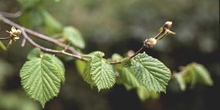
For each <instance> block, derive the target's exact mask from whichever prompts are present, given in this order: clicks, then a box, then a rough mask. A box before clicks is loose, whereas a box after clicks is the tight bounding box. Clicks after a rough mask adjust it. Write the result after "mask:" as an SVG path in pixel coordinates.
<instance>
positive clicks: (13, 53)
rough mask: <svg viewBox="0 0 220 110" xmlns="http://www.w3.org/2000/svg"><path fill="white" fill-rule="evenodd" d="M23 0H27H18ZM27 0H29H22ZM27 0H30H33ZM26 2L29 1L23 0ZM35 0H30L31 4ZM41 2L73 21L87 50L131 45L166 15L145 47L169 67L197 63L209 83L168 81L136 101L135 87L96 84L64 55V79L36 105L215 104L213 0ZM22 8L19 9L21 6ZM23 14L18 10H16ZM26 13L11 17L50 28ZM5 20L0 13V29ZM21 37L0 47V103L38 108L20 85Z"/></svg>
mask: <svg viewBox="0 0 220 110" xmlns="http://www.w3.org/2000/svg"><path fill="white" fill-rule="evenodd" d="M18 1H27V0H18ZM18 1H16V0H0V11H1V12H17V11H19V10H22V9H21V7H20V5H19V3H18ZM30 1H31V0H30ZM35 1H40V0H33V4H34V3H36V2H35ZM29 3H31V2H29ZM35 5H36V4H35ZM41 8H43V9H46V10H47V11H49V13H50V14H51V15H52V16H53V17H54V18H55V19H56V20H57V21H59V22H60V23H61V24H62V25H64V26H74V27H76V28H77V29H78V30H79V31H80V32H81V34H82V36H83V38H84V40H85V42H86V48H85V49H83V50H82V51H83V52H84V53H90V52H92V51H96V50H100V51H103V52H104V53H106V57H111V55H112V54H113V53H119V54H121V55H125V54H126V53H127V52H128V51H129V50H134V51H136V50H138V49H139V48H140V47H141V46H142V42H143V41H144V40H145V39H146V38H149V37H153V36H154V35H156V34H157V32H158V29H159V27H160V26H162V25H163V24H164V23H165V22H166V21H167V20H171V21H173V26H172V28H171V30H173V31H175V32H176V35H170V36H168V37H166V38H164V39H163V40H162V41H160V42H159V43H158V44H157V45H156V46H155V48H153V49H145V51H146V53H147V54H149V55H151V56H153V57H155V58H158V59H160V60H161V61H162V62H163V63H164V64H165V65H166V66H168V67H169V68H170V69H171V70H172V71H179V67H180V66H185V65H187V64H188V63H191V62H198V63H201V64H203V65H204V66H205V67H206V68H207V69H208V70H209V72H210V74H211V77H212V79H213V81H214V85H213V86H212V87H206V86H201V85H197V86H196V88H194V89H187V90H186V91H185V92H182V91H180V89H179V87H178V85H177V84H176V83H175V82H172V81H171V82H170V84H169V86H168V87H167V93H166V94H164V93H162V94H161V97H160V98H159V99H157V100H154V99H149V100H147V101H145V102H141V101H140V100H139V98H138V97H137V95H136V91H135V90H131V91H126V89H125V88H124V86H121V85H115V86H114V87H113V88H112V89H110V90H106V91H101V92H97V90H95V89H91V88H90V86H89V85H88V84H87V83H86V82H84V81H83V80H82V78H81V76H79V74H78V73H77V70H76V68H75V64H74V61H73V60H70V61H66V60H63V61H64V64H65V68H66V82H65V84H64V85H62V87H61V91H60V93H59V95H58V97H57V98H54V99H52V100H51V101H49V102H48V103H47V104H46V106H45V109H44V110H212V109H217V108H220V107H219V106H218V101H217V100H219V98H220V66H219V63H220V62H219V56H220V50H219V0H175V1H174V0H163V1H161V0H126V1H125V0H47V1H46V0H45V1H43V2H39V3H38V4H37V8H36V10H37V9H41ZM24 14H25V13H24ZM22 16H23V15H22ZM29 17H30V19H31V20H30V21H26V22H25V21H22V20H20V18H19V19H17V18H16V19H12V20H13V21H15V22H17V23H19V24H24V25H27V26H28V27H30V28H31V29H34V30H36V31H38V32H41V33H43V34H47V35H50V34H49V33H47V32H46V31H45V30H44V28H42V27H43V26H44V25H42V23H41V20H40V19H41V15H40V14H37V13H34V14H32V15H30V16H29ZM9 29H10V26H8V25H6V24H4V23H2V22H1V21H0V35H1V36H4V35H5V30H9ZM20 44H21V40H20V41H18V42H16V43H15V44H14V45H13V46H12V47H11V48H10V49H9V50H8V51H3V50H1V51H0V110H40V109H41V107H40V105H39V104H38V103H37V102H35V101H33V100H31V99H29V97H28V96H27V95H26V94H25V93H24V91H23V89H22V87H21V85H20V78H19V70H20V68H21V67H22V65H23V64H24V62H25V61H26V55H27V53H28V52H29V50H31V49H32V48H33V47H32V46H30V45H29V44H26V46H25V47H24V48H22V47H20Z"/></svg>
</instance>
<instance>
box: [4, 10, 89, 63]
mask: <svg viewBox="0 0 220 110" xmlns="http://www.w3.org/2000/svg"><path fill="white" fill-rule="evenodd" d="M4 15H7V16H9V15H10V17H12V16H13V17H15V16H14V15H13V14H9V13H7V14H6V13H4V14H3V13H2V12H1V13H0V20H2V21H3V22H4V23H6V24H8V25H11V26H14V27H16V28H17V29H19V30H21V33H22V35H23V36H24V40H23V42H22V46H24V44H25V42H26V40H27V41H28V42H29V43H30V44H31V45H33V46H35V47H38V48H40V49H41V50H42V51H45V52H49V53H55V54H64V55H67V56H71V57H73V58H76V59H79V60H82V61H87V60H86V59H83V58H82V57H81V56H80V54H79V53H78V52H77V51H76V50H75V49H74V48H73V47H70V46H69V45H66V44H64V43H62V42H60V41H59V40H56V39H53V38H51V37H49V36H46V35H43V34H40V33H38V32H35V31H32V30H30V29H27V28H25V27H22V26H20V25H18V24H17V23H15V22H13V21H10V20H9V19H7V18H6V17H4ZM27 33H29V34H30V35H33V36H35V37H37V38H40V39H43V40H45V41H48V42H51V43H53V44H56V45H58V46H60V47H63V48H64V50H53V49H49V48H46V47H43V46H41V45H39V44H37V43H35V42H34V41H33V40H32V39H31V38H30V37H29V36H28V35H27ZM10 38H11V37H5V38H0V40H7V39H10ZM66 50H69V51H71V52H72V53H68V52H66Z"/></svg>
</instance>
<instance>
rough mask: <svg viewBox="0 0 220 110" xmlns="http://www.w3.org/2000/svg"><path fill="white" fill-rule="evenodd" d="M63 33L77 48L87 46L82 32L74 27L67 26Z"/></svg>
mask: <svg viewBox="0 0 220 110" xmlns="http://www.w3.org/2000/svg"><path fill="white" fill-rule="evenodd" d="M63 35H64V36H65V37H66V38H67V39H68V41H69V42H70V44H71V45H73V46H75V47H77V48H81V49H82V48H85V42H84V40H83V38H82V35H81V34H80V32H79V31H78V30H77V29H76V28H74V27H71V26H69V27H65V28H64V30H63Z"/></svg>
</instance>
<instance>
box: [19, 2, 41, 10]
mask: <svg viewBox="0 0 220 110" xmlns="http://www.w3.org/2000/svg"><path fill="white" fill-rule="evenodd" d="M17 1H18V3H19V4H20V6H21V7H22V8H23V9H27V8H34V7H36V6H37V5H39V3H40V2H41V1H42V0H17Z"/></svg>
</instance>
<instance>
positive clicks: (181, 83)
mask: <svg viewBox="0 0 220 110" xmlns="http://www.w3.org/2000/svg"><path fill="white" fill-rule="evenodd" d="M173 75H174V77H175V78H176V80H177V82H178V83H179V86H180V89H181V90H182V91H185V90H186V82H185V80H184V74H181V73H175V74H173Z"/></svg>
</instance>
